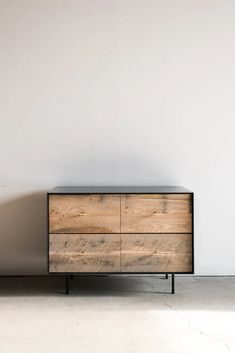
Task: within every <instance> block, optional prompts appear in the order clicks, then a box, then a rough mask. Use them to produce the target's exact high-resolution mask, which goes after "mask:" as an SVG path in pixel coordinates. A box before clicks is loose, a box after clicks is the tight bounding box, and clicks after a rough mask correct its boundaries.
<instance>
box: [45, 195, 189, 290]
mask: <svg viewBox="0 0 235 353" xmlns="http://www.w3.org/2000/svg"><path fill="white" fill-rule="evenodd" d="M90 194H92V193H89V192H87V193H56V192H55V193H54V192H48V193H47V269H48V273H49V274H52V275H63V276H65V277H66V291H65V292H66V294H69V289H70V278H72V276H73V275H76V276H87V275H89V276H92V275H93V276H99V275H100V276H113V275H114V276H117V275H118V276H122V275H161V274H163V275H165V278H166V279H168V274H171V293H172V294H174V293H175V275H176V274H179V275H186V274H187V275H190V274H194V193H193V192H190V191H188V192H158V193H155V192H145V193H136V192H134V193H131V192H130V193H128V194H133V195H136V194H139V195H148V194H149V195H151V194H165V195H170V194H179V195H184V194H189V195H191V207H192V210H191V211H192V271H191V272H170V273H169V272H69V273H68V272H50V270H49V261H50V259H49V235H50V233H49V197H50V195H90ZM96 194H97V195H98V193H96ZM100 194H104V193H100ZM120 194H123V195H124V193H118V192H115V193H112V192H110V193H107V195H120ZM125 194H126V193H125ZM94 195H95V193H94ZM94 234H97V233H94ZM114 234H115V233H114ZM116 234H117V233H116ZM118 234H119V233H118ZM136 234H137V233H136ZM180 234H183V233H180ZM185 234H191V233H185Z"/></svg>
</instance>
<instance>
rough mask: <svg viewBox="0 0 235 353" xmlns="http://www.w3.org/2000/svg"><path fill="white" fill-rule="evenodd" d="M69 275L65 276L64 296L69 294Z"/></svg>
mask: <svg viewBox="0 0 235 353" xmlns="http://www.w3.org/2000/svg"><path fill="white" fill-rule="evenodd" d="M69 277H70V276H69V275H66V294H69Z"/></svg>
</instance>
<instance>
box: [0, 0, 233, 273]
mask: <svg viewBox="0 0 235 353" xmlns="http://www.w3.org/2000/svg"><path fill="white" fill-rule="evenodd" d="M234 14H235V2H234V1H232V0H231V1H219V0H217V1H216V0H208V1H204V0H192V1H189V0H177V1H175V0H169V1H161V0H57V1H56V0H21V1H18V0H10V1H9V0H0V119H1V125H0V166H1V173H0V274H44V273H46V268H47V265H46V261H47V247H46V198H45V192H46V190H48V189H50V188H52V187H53V186H55V185H124V184H126V185H131V184H133V185H141V184H142V185H154V184H159V185H183V186H185V187H187V188H190V189H191V190H193V191H194V192H195V257H196V258H195V261H196V263H195V265H196V273H197V274H235V217H234V215H235V191H234V189H233V184H234V181H235V139H234V129H235V122H234V119H235V99H234V94H235V40H234V35H235V21H234Z"/></svg>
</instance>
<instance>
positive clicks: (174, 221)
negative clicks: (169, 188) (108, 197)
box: [121, 194, 192, 233]
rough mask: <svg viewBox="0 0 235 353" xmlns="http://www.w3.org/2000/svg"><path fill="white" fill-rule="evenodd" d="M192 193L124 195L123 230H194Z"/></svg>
mask: <svg viewBox="0 0 235 353" xmlns="http://www.w3.org/2000/svg"><path fill="white" fill-rule="evenodd" d="M191 203H192V200H191V195H190V194H151V195H146V194H145V195H137V194H136V195H127V194H126V195H122V196H121V233H191V232H192V206H191Z"/></svg>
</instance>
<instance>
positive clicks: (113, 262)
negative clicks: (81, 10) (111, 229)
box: [49, 234, 120, 273]
mask: <svg viewBox="0 0 235 353" xmlns="http://www.w3.org/2000/svg"><path fill="white" fill-rule="evenodd" d="M49 271H50V272H68V273H70V272H120V234H50V235H49Z"/></svg>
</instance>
